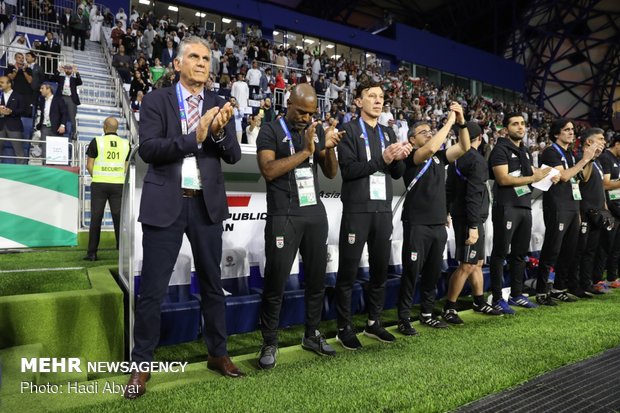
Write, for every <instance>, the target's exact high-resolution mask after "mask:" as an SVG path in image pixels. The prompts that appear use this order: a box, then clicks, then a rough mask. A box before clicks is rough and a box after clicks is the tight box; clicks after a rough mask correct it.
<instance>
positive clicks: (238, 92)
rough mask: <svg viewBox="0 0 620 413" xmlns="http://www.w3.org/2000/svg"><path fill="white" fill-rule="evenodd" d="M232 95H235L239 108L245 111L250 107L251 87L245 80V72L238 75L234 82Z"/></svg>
mask: <svg viewBox="0 0 620 413" xmlns="http://www.w3.org/2000/svg"><path fill="white" fill-rule="evenodd" d="M230 96H232V97H234V98H235V99H236V100H237V103H238V104H239V108H240V109H243V110H244V111H245V108H247V107H248V99H250V88H249V87H248V84H247V83H246V82H245V81H244V80H243V73H239V74H238V75H237V81H236V82H234V83H233V84H232V87H231V90H230Z"/></svg>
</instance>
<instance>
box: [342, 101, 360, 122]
mask: <svg viewBox="0 0 620 413" xmlns="http://www.w3.org/2000/svg"><path fill="white" fill-rule="evenodd" d="M356 119H357V106H355V105H351V106H350V107H349V111H348V112H347V113H346V114H345V115H344V116H343V118H342V123H343V124H344V123H349V122H351V121H354V120H356Z"/></svg>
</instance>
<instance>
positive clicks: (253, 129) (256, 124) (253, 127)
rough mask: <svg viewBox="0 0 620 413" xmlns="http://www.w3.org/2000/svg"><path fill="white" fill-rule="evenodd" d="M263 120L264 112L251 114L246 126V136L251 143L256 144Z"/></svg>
mask: <svg viewBox="0 0 620 413" xmlns="http://www.w3.org/2000/svg"><path fill="white" fill-rule="evenodd" d="M262 121H263V118H262V114H261V113H259V114H257V115H250V121H249V123H248V126H247V127H246V128H245V136H246V139H247V141H248V144H249V145H256V138H257V137H258V131H259V130H260V125H261V123H262Z"/></svg>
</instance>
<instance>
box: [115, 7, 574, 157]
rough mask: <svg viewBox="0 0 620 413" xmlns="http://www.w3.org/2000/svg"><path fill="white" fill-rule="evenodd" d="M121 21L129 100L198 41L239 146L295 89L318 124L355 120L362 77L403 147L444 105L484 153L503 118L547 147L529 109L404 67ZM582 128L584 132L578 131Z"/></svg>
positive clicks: (159, 83)
mask: <svg viewBox="0 0 620 413" xmlns="http://www.w3.org/2000/svg"><path fill="white" fill-rule="evenodd" d="M122 14H123V15H124V12H123V13H122ZM123 15H121V16H120V17H121V18H120V19H119V15H118V14H117V16H116V17H117V23H116V27H114V29H113V30H112V32H111V43H112V45H113V48H114V50H115V52H116V54H115V55H114V59H113V65H114V66H115V67H116V68H117V69H118V71H119V74H120V76H121V77H122V79H123V81H124V82H125V83H126V84H129V85H130V86H129V94H130V98H131V101H132V102H134V103H135V102H136V101H137V100H138V94H140V93H141V95H144V94H146V93H148V91H149V90H151V89H153V88H159V87H164V86H168V85H170V84H172V83H173V82H174V80H175V74H174V70H173V63H172V62H173V59H174V57H175V56H174V51H175V49H176V46H177V44H178V43H179V42H180V40H181V39H182V38H183V37H185V36H188V35H196V36H201V37H203V38H205V39H207V40H208V41H209V43H210V45H211V49H212V55H211V87H212V88H213V89H214V90H216V91H217V92H218V93H219V94H220V95H221V96H223V97H225V98H226V99H230V98H234V102H235V107H236V109H237V111H238V113H239V114H240V119H237V124H238V126H237V132H238V136H239V139H240V140H241V141H242V142H247V143H252V139H251V136H249V137H248V134H247V132H246V130H247V128H248V127H249V125H250V124H252V122H256V119H257V118H260V120H261V122H268V121H270V120H271V119H273V118H274V117H275V116H278V115H281V114H283V113H284V112H285V111H286V102H287V97H288V95H289V93H290V89H291V87H293V86H294V85H295V84H298V83H311V84H312V85H313V86H314V88H315V90H316V92H317V95H319V103H320V104H319V109H318V111H317V116H316V118H317V120H319V121H321V122H327V123H331V122H337V123H339V124H342V123H344V122H347V121H350V120H352V119H355V118H356V116H357V115H356V108H355V107H354V102H353V101H352V98H351V96H353V94H354V90H355V87H356V85H357V83H358V79H360V78H361V77H364V76H367V77H371V78H373V80H375V81H379V82H381V83H382V84H383V87H384V90H385V92H386V107H385V109H384V111H385V113H384V115H382V118H381V122H382V123H383V124H385V125H386V126H389V127H393V128H394V129H395V132H396V133H397V136H399V138H400V139H402V140H404V139H406V138H407V131H408V129H409V125H411V124H412V123H413V122H415V121H418V120H422V119H425V120H428V121H430V122H431V125H432V128H433V129H434V130H436V129H439V128H440V127H441V125H442V121H443V120H444V118H445V117H446V116H447V114H448V112H449V111H448V107H449V104H450V102H452V101H457V102H459V103H460V104H461V105H462V106H463V107H464V108H465V110H466V117H467V119H468V120H472V121H475V122H477V123H478V124H480V126H481V127H482V129H483V131H484V138H485V141H486V143H487V144H488V145H487V148H486V149H485V151H486V152H487V153H488V152H490V150H491V149H492V147H493V146H494V144H495V141H496V140H497V138H498V137H499V136H500V133H502V132H501V127H500V125H501V124H502V119H503V114H504V113H507V112H513V111H517V112H522V113H523V114H524V116H525V118H526V120H527V121H528V122H529V126H530V129H529V133H528V136H527V138H526V140H525V142H526V143H527V144H528V145H529V147H530V148H531V149H532V150H533V152H534V154H535V155H536V153H537V152H538V151H540V150H541V149H543V148H544V147H545V145H548V144H549V143H550V141H549V137H548V129H549V125H550V121H551V120H552V119H551V116H550V115H549V114H548V113H546V112H544V111H543V110H541V109H538V108H536V107H535V106H534V105H531V104H526V103H524V102H504V101H502V100H498V99H492V98H488V97H482V96H474V95H472V94H471V92H470V91H469V90H466V89H463V88H459V87H456V86H454V85H437V84H434V83H433V82H431V81H429V80H428V79H425V78H417V77H413V76H411V73H410V71H409V70H407V69H406V68H405V67H400V68H398V70H396V71H389V70H385V68H384V66H383V65H382V64H380V62H378V61H376V60H374V59H373V58H370V59H367V61H366V62H365V64H361V63H359V62H355V61H352V60H351V59H347V58H346V57H344V56H338V57H337V58H335V57H330V56H329V55H328V51H327V50H324V51H322V52H321V53H319V52H318V51H317V50H313V49H312V48H310V47H305V48H304V47H301V46H298V45H297V44H289V45H283V44H277V43H275V42H270V41H268V40H265V39H263V38H262V32H261V30H260V28H259V27H256V26H253V25H251V26H249V27H248V29H247V31H246V32H245V33H240V32H239V31H238V30H237V29H236V28H233V29H230V28H229V29H227V30H225V31H224V32H208V31H205V29H204V28H203V27H200V26H198V25H197V24H189V25H188V24H186V23H185V22H183V21H180V22H178V23H176V24H175V22H174V21H173V20H172V19H170V17H169V16H167V15H164V16H162V17H160V18H157V17H155V15H154V13H153V12H152V11H149V12H148V13H142V14H140V13H138V12H137V11H136V10H135V8H134V9H132V11H131V14H130V15H129V17H127V16H126V15H124V17H123ZM274 72H275V73H274ZM140 99H141V98H140ZM133 106H134V107H139V104H134V105H133ZM580 127H585V126H580V125H579V124H578V128H580Z"/></svg>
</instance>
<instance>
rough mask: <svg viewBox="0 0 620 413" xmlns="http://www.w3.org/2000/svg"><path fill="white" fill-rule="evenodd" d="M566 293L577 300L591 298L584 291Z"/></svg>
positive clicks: (590, 295)
mask: <svg viewBox="0 0 620 413" xmlns="http://www.w3.org/2000/svg"><path fill="white" fill-rule="evenodd" d="M568 292H569V293H570V294H572V295H574V296H575V297H578V298H593V296H592V294H588V293H587V292H585V291H584V290H581V289H579V290H568Z"/></svg>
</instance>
